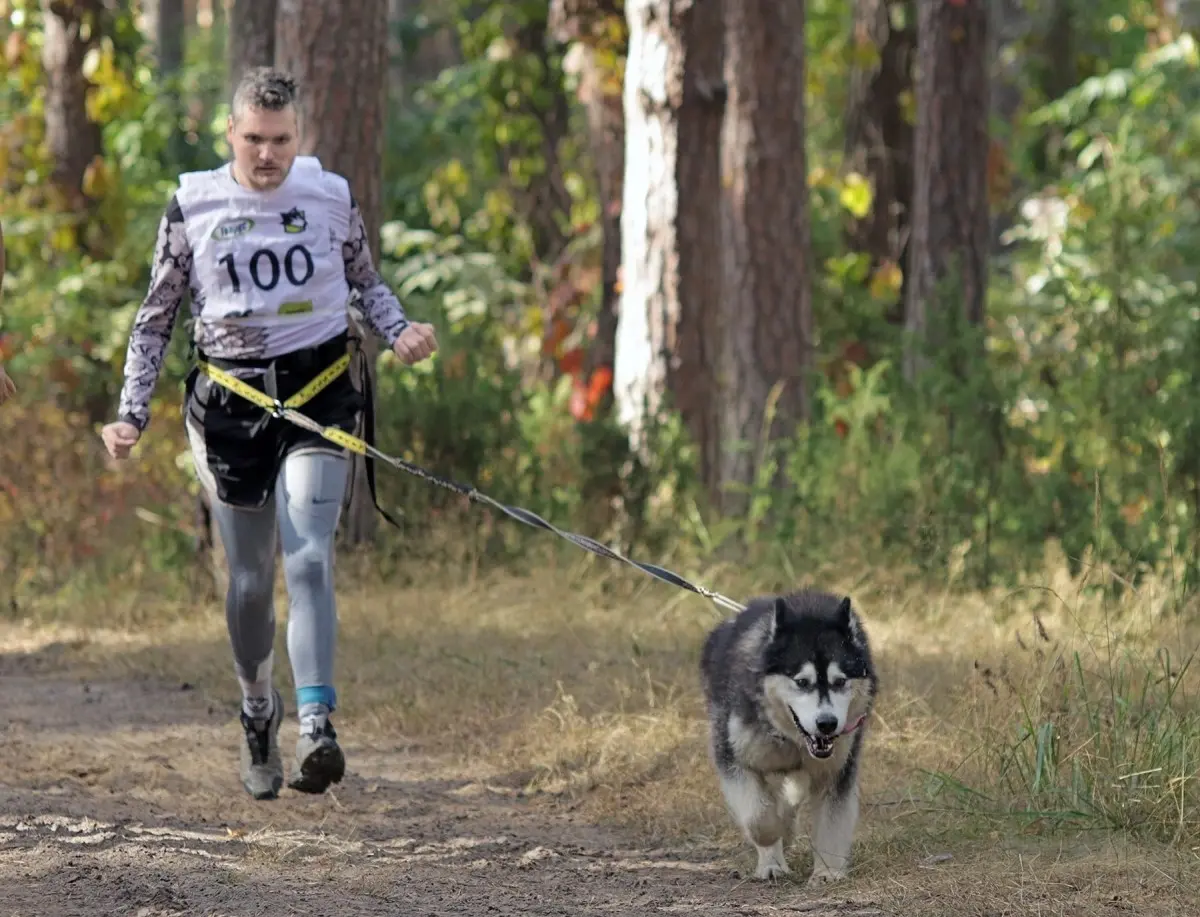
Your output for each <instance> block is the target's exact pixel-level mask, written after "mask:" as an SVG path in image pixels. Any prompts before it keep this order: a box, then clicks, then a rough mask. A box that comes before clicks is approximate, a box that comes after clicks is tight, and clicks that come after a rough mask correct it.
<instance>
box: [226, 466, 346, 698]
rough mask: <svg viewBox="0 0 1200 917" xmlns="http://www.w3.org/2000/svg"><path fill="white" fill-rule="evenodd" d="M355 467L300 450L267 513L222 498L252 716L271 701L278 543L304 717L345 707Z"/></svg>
mask: <svg viewBox="0 0 1200 917" xmlns="http://www.w3.org/2000/svg"><path fill="white" fill-rule="evenodd" d="M347 471H348V460H347V459H346V457H345V456H339V455H334V454H332V453H329V452H319V451H311V452H299V453H293V454H291V455H289V456H287V458H286V459H284V462H283V466H282V468H281V469H280V472H279V477H278V480H277V482H276V485H275V493H274V495H273V496H272V498H271V499H270V500H269V501H268V502H267V504H266V506H264V507H263V508H262V509H259V510H247V509H239V508H235V507H230V506H226V505H223V504H221V503H219V502H217V501H215V500H214V501H213V515H214V517H215V518H216V522H217V526H218V528H219V531H220V534H221V543H222V544H223V546H224V548H225V556H226V559H227V562H228V565H229V591H228V593H227V595H226V598H225V618H226V623H227V624H228V627H229V639H230V642H231V644H232V646H233V657H234V664H235V667H236V669H237V674H238V680H239V682H241V685H242V693H243V698H244V708H245V710H246V713H247V714H248V715H251V716H253V715H255V714H256V712H259V713H265V712H266V711H267V710H269V707H270V703H271V701H270V696H271V690H270V689H271V684H270V682H271V669H272V663H273V653H272V646H273V644H274V639H275V605H274V598H273V595H274V583H275V549H276V546H277V545H280V546H281V547H282V549H283V572H284V580H285V583H286V586H287V592H288V605H289V613H288V631H287V647H288V656H289V659H290V661H291V665H292V674H293V676H294V680H295V684H296V695H297V698H296V699H297V704H298V706H299V708H300V709H299V713H300V716H301V718H302V719H304V718H305V717H306V715H308V714H310V713H320V714H325V713H328V712H329V711H332V710H333V709H334V707H335V706H336V693H335V691H334V687H333V657H334V649H335V644H336V637H337V611H336V608H335V605H334V593H333V559H334V535H335V533H336V531H337V523H338V517H339V515H340V513H341V507H342V496H343V493H344V491H345V486H346V476H347ZM277 535H278V536H280V537H279V538H278V539H277V537H276V536H277Z"/></svg>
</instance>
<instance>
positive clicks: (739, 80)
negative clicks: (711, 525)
mask: <svg viewBox="0 0 1200 917" xmlns="http://www.w3.org/2000/svg"><path fill="white" fill-rule="evenodd" d="M804 19H805V5H804V2H803V0H791V2H788V3H780V2H778V0H741V2H736V3H729V4H728V5H727V6H726V9H725V41H726V44H725V74H726V83H727V85H728V87H729V97H728V102H727V108H726V112H725V125H724V131H723V134H722V146H721V164H722V173H721V174H722V180H721V187H722V192H721V198H720V199H721V205H722V206H721V228H722V238H723V240H724V245H723V248H724V255H725V257H724V270H723V272H722V295H721V297H720V307H721V315H722V321H721V335H720V340H721V344H722V346H721V354H720V358H719V361H718V381H717V385H718V392H717V399H718V404H719V410H720V420H721V424H720V442H721V452H720V460H721V464H720V473H719V475H718V482H719V486H720V487H721V493H720V495H719V496H720V502H721V506H722V508H723V509H724V511H725V512H727V513H733V514H737V513H741V512H743V511H744V510H745V507H746V505H747V495H746V494H745V493H744V492H740V488H741V487H745V486H749V485H750V484H751V483H752V482H753V481H754V478H755V476H756V474H757V472H758V458H759V450H760V445H761V442H760V441H761V439H762V437H763V436H764V434H765V436H766V438H767V439H775V438H776V437H779V436H790V435H792V434H793V432H794V428H795V426H796V424H797V423H799V422H801V421H803V420H805V419H806V418H807V417H808V379H807V374H808V372H809V369H810V367H811V365H812V334H813V330H812V324H813V320H812V280H811V275H812V253H811V238H810V235H811V230H810V226H809V215H808V181H807V176H808V158H807V155H806V152H805V48H804V34H805V30H804ZM776 387H779V391H778V393H777V401H776V402H775V405H776V407H775V416H774V418H773V419H772V420H770V421H769V422H768V417H767V409H768V400H769V399H771V398H772V397H773V390H774V389H775V388H776ZM764 428H765V429H764Z"/></svg>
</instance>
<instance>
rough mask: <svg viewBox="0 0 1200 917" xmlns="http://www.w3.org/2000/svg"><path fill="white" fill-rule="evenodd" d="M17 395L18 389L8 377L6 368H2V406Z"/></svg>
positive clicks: (0, 374) (0, 394)
mask: <svg viewBox="0 0 1200 917" xmlns="http://www.w3.org/2000/svg"><path fill="white" fill-rule="evenodd" d="M16 393H17V387H16V386H15V385H14V384H13V380H12V379H10V378H9V377H8V373H6V372H5V371H4V367H3V366H0V404H4V402H6V401H8V399H9V398H11V397H12V396H13V395H15V394H16Z"/></svg>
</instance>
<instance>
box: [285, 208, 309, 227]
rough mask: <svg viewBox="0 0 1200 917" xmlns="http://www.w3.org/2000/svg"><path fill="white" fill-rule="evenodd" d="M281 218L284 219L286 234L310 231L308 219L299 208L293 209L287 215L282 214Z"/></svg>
mask: <svg viewBox="0 0 1200 917" xmlns="http://www.w3.org/2000/svg"><path fill="white" fill-rule="evenodd" d="M280 216H281V217H283V231H284V232H287V233H293V234H294V233H298V232H304V230H306V229H308V217H306V216H305V215H304V211H303V210H301V209H300V208H298V207H293V208H292V209H291V210H289V211H288V212H287V213H281V214H280Z"/></svg>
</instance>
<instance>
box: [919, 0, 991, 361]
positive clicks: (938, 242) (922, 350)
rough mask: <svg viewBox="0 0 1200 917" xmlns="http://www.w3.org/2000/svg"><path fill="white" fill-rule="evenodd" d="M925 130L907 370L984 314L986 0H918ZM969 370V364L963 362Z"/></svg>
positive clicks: (987, 108)
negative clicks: (952, 0) (960, 0)
mask: <svg viewBox="0 0 1200 917" xmlns="http://www.w3.org/2000/svg"><path fill="white" fill-rule="evenodd" d="M918 10H919V18H918V23H917V40H918V45H917V59H918V61H919V69H918V75H917V81H916V83H917V131H916V138H915V144H914V162H915V172H914V182H913V210H912V238H911V241H910V243H909V257H908V275H909V276H908V289H907V297H906V301H905V317H906V328H907V330H908V331H909V332H910V334H911V341H912V344H910V347H909V350H908V353H907V354H906V358H905V372H906V375H907V376H908V378H910V379H912V378H915V377H916V376H917V375H918V374H919V372H920V371H921V369H922V367H923V366H924V365H925V361H926V352H937V351H938V350H940V349H942V348H944V347H947V346H949V345H950V344H951V343H953V341H952V339H950V338H949V337H948V335H949V334H952V333H953V329H954V328H957V327H961V325H962V322H966V323H967V324H968V325H978V324H980V323H982V321H983V314H984V305H985V300H986V296H987V268H988V249H989V235H990V222H991V221H990V214H989V207H988V193H987V190H988V189H987V163H988V146H989V134H988V113H989V111H990V101H991V100H990V92H989V70H990V61H989V50H990V46H989V40H988V8H987V0H965V2H964V3H963V4H962V5H957V4H952V3H947V2H945V0H918ZM960 369H961V370H962V371H965V367H960Z"/></svg>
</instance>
